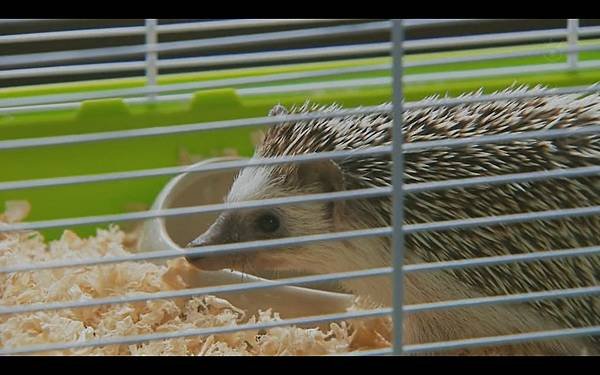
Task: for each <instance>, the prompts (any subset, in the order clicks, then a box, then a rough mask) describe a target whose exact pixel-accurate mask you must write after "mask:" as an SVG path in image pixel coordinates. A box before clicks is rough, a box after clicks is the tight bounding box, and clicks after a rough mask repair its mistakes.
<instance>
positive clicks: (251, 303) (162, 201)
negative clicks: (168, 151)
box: [138, 157, 353, 318]
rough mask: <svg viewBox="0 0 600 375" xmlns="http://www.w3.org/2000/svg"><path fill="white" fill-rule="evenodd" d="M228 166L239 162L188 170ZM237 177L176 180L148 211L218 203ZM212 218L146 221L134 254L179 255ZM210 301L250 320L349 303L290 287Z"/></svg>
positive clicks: (231, 173) (235, 278)
mask: <svg viewBox="0 0 600 375" xmlns="http://www.w3.org/2000/svg"><path fill="white" fill-rule="evenodd" d="M232 160H243V159H240V158H231V157H228V158H214V159H209V160H204V161H202V162H200V163H197V164H195V165H194V166H198V165H205V164H208V163H218V162H223V161H232ZM237 172H238V171H237V170H224V171H212V172H200V173H197V172H196V173H185V174H182V175H179V176H177V177H175V178H173V179H172V180H171V181H170V182H169V183H167V185H166V186H165V187H164V188H163V190H162V191H161V193H160V194H159V195H158V197H157V198H156V201H155V202H154V205H153V207H152V208H153V209H166V208H174V207H185V206H197V205H203V204H215V203H222V202H223V198H224V196H225V195H226V194H227V191H228V190H229V188H230V187H231V184H232V183H233V180H234V178H235V175H236V174H237ZM216 217H217V214H195V215H185V216H178V217H167V218H158V219H152V220H148V221H146V223H145V225H144V227H143V229H142V234H141V237H140V241H139V246H138V247H139V251H159V250H179V251H185V250H183V249H182V247H183V246H185V245H186V244H187V243H189V242H190V241H191V240H193V239H194V238H195V237H196V236H198V235H200V234H201V233H202V232H204V230H206V229H208V227H209V226H210V225H211V224H212V222H213V221H214V220H215V219H216ZM191 280H192V282H193V285H190V287H192V288H200V287H208V286H218V285H226V284H236V283H248V282H256V281H264V280H265V279H263V278H260V277H256V276H253V275H249V274H244V273H241V272H237V271H231V270H222V271H201V270H198V271H197V273H196V274H195V275H194V277H193V278H191ZM216 295H217V296H218V297H221V298H224V299H227V300H228V301H229V302H231V303H232V304H233V305H235V306H237V307H239V308H242V309H244V310H246V312H247V313H248V314H249V315H252V314H255V313H256V312H257V311H258V310H259V309H260V310H263V311H264V310H266V309H268V308H272V309H273V311H275V312H278V313H279V314H280V315H281V316H282V317H288V318H292V317H298V316H308V315H319V314H331V313H336V312H342V311H346V310H347V308H348V307H350V305H351V304H352V301H353V297H352V296H351V295H348V294H342V293H334V292H330V291H321V290H316V289H308V288H302V287H293V286H285V287H274V288H267V289H258V290H251V291H243V292H235V293H227V294H224V295H219V294H216Z"/></svg>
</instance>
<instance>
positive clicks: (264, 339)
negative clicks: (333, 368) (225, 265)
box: [0, 202, 390, 355]
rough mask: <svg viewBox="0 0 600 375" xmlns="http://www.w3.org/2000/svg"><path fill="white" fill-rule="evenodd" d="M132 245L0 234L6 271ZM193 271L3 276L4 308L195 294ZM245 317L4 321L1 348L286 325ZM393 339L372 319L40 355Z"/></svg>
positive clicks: (281, 350) (208, 300) (196, 306)
mask: <svg viewBox="0 0 600 375" xmlns="http://www.w3.org/2000/svg"><path fill="white" fill-rule="evenodd" d="M29 209H30V207H29V205H28V204H27V203H26V202H10V204H7V211H6V212H5V213H4V214H1V215H0V225H2V222H4V223H12V222H17V221H20V220H22V219H24V218H25V217H26V216H27V214H28V212H29ZM128 240H129V239H128V235H126V234H125V233H124V232H123V231H121V230H119V229H118V228H117V227H116V226H111V227H110V228H109V229H108V230H103V229H98V231H97V235H96V236H94V237H90V238H86V239H82V238H79V237H78V236H77V235H76V234H75V233H73V232H71V231H65V232H64V233H63V235H62V237H61V238H60V239H59V240H57V241H53V242H50V243H46V242H45V241H44V238H43V237H42V236H41V235H40V234H39V233H38V232H23V233H0V267H5V266H9V265H15V264H23V263H31V262H44V261H51V260H64V259H73V258H94V257H105V256H122V255H128V254H130V252H129V251H128V250H127V249H126V247H125V245H124V243H126V242H127V241H128ZM186 265H187V262H185V260H183V259H176V260H173V261H169V262H167V265H157V264H154V263H149V262H127V263H119V264H112V265H104V266H88V267H72V268H64V269H54V270H43V271H35V272H19V273H13V274H0V305H2V306H3V307H8V306H15V305H25V304H34V303H48V302H59V301H73V300H81V299H93V298H103V297H111V296H123V295H127V294H137V293H154V292H158V291H165V290H177V289H183V288H186V287H188V286H187V285H186V283H185V281H184V278H182V277H177V274H178V272H179V271H178V270H180V269H184V268H185V266H186ZM245 315H246V314H245V312H244V311H243V310H242V309H240V308H238V307H236V306H233V305H231V304H230V303H229V302H228V301H226V300H224V299H220V298H216V297H214V296H203V297H195V298H189V299H177V300H155V301H146V302H138V303H129V304H120V305H110V306H99V307H93V308H79V309H63V310H57V311H46V312H34V313H25V314H15V315H0V348H11V347H15V348H16V347H20V346H28V345H34V344H43V343H62V342H72V341H84V340H90V339H98V338H106V337H116V336H128V335H140V334H149V333H157V332H172V331H179V330H185V329H192V328H205V327H218V326H235V325H240V324H245V323H253V322H257V321H258V322H266V321H273V320H279V319H280V317H279V315H278V314H277V313H276V312H273V311H271V310H270V309H268V306H266V307H265V311H260V312H259V314H258V315H256V316H251V317H247V316H245ZM389 335H390V322H389V319H369V320H359V321H352V322H337V323H331V324H330V325H329V327H328V329H319V328H298V327H281V328H271V329H267V330H261V331H256V330H254V331H244V332H235V333H228V334H217V335H211V336H207V337H190V338H180V339H170V340H160V341H151V342H146V343H141V344H135V345H111V346H106V347H94V348H82V349H70V350H62V351H55V352H47V353H38V354H44V355H323V354H335V353H344V352H347V351H353V350H364V349H375V348H382V347H388V346H389V345H390V344H389Z"/></svg>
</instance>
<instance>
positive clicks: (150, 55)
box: [146, 19, 158, 100]
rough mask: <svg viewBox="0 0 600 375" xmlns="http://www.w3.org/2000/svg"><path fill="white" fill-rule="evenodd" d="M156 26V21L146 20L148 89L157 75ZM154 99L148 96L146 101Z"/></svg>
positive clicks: (153, 84)
mask: <svg viewBox="0 0 600 375" xmlns="http://www.w3.org/2000/svg"><path fill="white" fill-rule="evenodd" d="M157 25H158V21H157V20H156V19H146V86H149V87H151V86H155V85H156V76H157V75H158V53H157V52H156V44H157V43H158V35H157ZM155 97H156V95H155V94H150V95H149V96H148V99H150V100H154V98H155Z"/></svg>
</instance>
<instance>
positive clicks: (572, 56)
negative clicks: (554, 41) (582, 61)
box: [567, 19, 579, 70]
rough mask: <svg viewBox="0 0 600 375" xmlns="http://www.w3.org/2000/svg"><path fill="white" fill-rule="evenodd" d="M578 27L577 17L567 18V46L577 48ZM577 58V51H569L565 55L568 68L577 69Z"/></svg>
mask: <svg viewBox="0 0 600 375" xmlns="http://www.w3.org/2000/svg"><path fill="white" fill-rule="evenodd" d="M578 29H579V19H568V20H567V44H568V47H569V48H577V40H578V39H579V35H578ZM578 59H579V53H578V52H571V53H569V55H568V57H567V64H568V65H569V69H571V70H575V69H577V61H578Z"/></svg>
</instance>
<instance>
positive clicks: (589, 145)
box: [188, 86, 600, 355]
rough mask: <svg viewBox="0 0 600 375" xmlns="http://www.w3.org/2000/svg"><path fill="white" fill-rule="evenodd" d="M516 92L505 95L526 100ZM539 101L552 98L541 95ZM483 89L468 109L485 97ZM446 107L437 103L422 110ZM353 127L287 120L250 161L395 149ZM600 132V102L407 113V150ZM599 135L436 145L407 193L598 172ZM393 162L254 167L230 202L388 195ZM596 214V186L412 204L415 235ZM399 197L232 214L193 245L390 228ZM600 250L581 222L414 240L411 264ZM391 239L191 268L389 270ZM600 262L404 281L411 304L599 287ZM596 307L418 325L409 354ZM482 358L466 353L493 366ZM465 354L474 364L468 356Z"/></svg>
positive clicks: (458, 316) (508, 310) (408, 200)
mask: <svg viewBox="0 0 600 375" xmlns="http://www.w3.org/2000/svg"><path fill="white" fill-rule="evenodd" d="M530 90H532V89H531V88H529V87H526V86H520V87H516V86H511V87H509V88H508V89H505V90H500V91H498V92H497V93H500V94H509V93H519V94H521V93H526V92H529V91H530ZM533 90H536V91H539V90H547V88H545V87H539V86H538V87H535V88H533ZM482 93H483V92H482V90H479V91H477V92H472V93H467V94H463V95H461V97H476V96H480V95H482ZM436 99H439V96H432V97H428V98H426V99H424V101H425V102H428V101H433V100H436ZM341 108H342V107H341V106H339V105H335V104H334V105H329V106H319V105H317V104H312V103H310V102H306V103H304V104H303V105H301V106H297V107H292V108H291V109H290V110H288V109H286V108H285V107H283V106H281V105H276V106H275V107H274V108H273V109H272V110H271V112H270V115H272V116H281V115H286V114H298V113H309V112H313V111H325V112H327V111H336V110H339V109H341ZM381 112H382V113H373V114H366V115H348V116H345V117H338V118H324V119H315V120H309V121H293V122H284V123H281V124H278V125H275V126H272V127H270V128H269V129H268V130H267V131H266V132H265V133H264V136H263V139H262V142H261V143H260V144H259V145H258V146H257V148H256V151H255V154H254V157H255V158H267V157H277V156H284V155H299V154H305V153H314V152H323V151H337V150H355V149H363V148H368V147H374V146H384V145H390V144H391V129H392V116H391V114H388V113H385V111H381ZM597 124H600V101H599V100H598V95H596V94H588V95H558V94H557V95H548V96H536V97H532V98H529V99H525V100H523V99H506V100H492V101H485V102H477V103H471V104H461V105H457V106H451V107H444V106H442V107H440V106H431V107H424V108H419V109H415V110H407V111H406V112H405V114H404V120H403V137H404V142H406V143H412V142H421V141H433V140H441V139H448V138H465V137H476V136H483V135H494V134H504V133H519V132H527V131H537V130H546V129H565V128H570V127H584V126H591V125H597ZM599 160H600V135H598V134H594V135H581V136H569V137H566V138H560V139H552V140H548V139H527V140H520V141H513V142H509V143H502V144H500V143H498V144H475V145H468V146H464V147H460V148H448V147H438V148H434V149H427V150H421V151H416V152H408V153H406V154H405V166H404V183H406V184H411V183H421V182H432V181H443V180H450V179H461V178H468V177H476V176H496V175H503V174H509V173H522V172H533V171H541V170H552V169H557V168H576V167H585V166H593V165H598V161H599ZM391 165H392V158H391V155H389V154H387V155H377V156H368V157H357V156H352V157H348V158H346V159H343V160H325V161H318V162H309V163H296V164H285V165H271V166H261V167H247V168H244V169H242V170H241V171H240V172H239V174H238V175H237V177H236V179H235V181H234V183H233V185H232V187H231V189H230V191H229V193H228V195H227V197H226V201H227V202H239V201H246V200H258V199H267V198H277V197H284V196H294V195H303V194H315V193H325V192H334V191H344V190H355V189H365V188H372V187H385V186H390V185H391V181H392V180H391V177H392V170H391ZM599 204H600V176H597V175H592V176H586V177H578V178H559V179H552V180H543V181H530V182H518V183H505V184H501V185H478V186H470V187H464V188H452V189H447V190H438V191H427V192H419V193H412V194H406V196H405V200H404V210H405V218H404V220H405V221H404V223H405V224H418V223H427V222H435V221H446V220H458V219H468V218H477V217H484V216H491V215H507V214H515V213H523V212H532V211H544V210H555V209H568V208H576V207H586V206H594V205H599ZM390 224H391V197H389V196H388V197H377V198H360V199H353V200H350V199H349V200H345V201H335V202H317V203H303V204H293V205H284V206H280V207H274V208H258V209H252V210H241V211H228V212H224V213H222V214H221V215H220V216H219V217H218V218H217V219H216V221H215V222H214V224H213V225H211V226H210V228H209V229H208V230H206V231H205V232H204V233H202V234H201V235H200V236H199V237H197V238H196V239H195V240H194V241H192V242H191V243H190V245H188V246H205V245H215V244H226V243H232V242H245V241H254V240H264V239H274V238H283V237H291V236H301V235H310V234H318V233H330V232H338V231H348V230H356V229H366V228H375V227H386V226H389V225H390ZM599 244H600V217H598V216H588V217H573V218H564V219H559V220H556V219H554V220H537V221H531V222H524V223H516V224H507V225H496V226H487V227H478V228H471V229H453V230H445V231H438V232H435V231H434V232H424V233H411V234H409V235H406V237H405V264H415V263H422V262H437V261H448V260H459V259H468V258H479V257H487V256H498V255H509V254H523V253H530V252H536V251H549V250H560V249H569V248H578V247H586V246H596V245H599ZM391 257H392V254H391V239H390V238H387V237H383V238H360V239H352V240H340V241H335V242H333V241H330V242H323V243H319V244H307V245H293V246H289V247H283V248H280V249H270V250H268V251H267V250H263V251H256V252H244V253H242V254H235V255H220V256H219V255H213V256H203V257H202V256H201V257H188V260H189V261H190V262H191V263H192V264H193V265H195V266H197V267H198V268H200V269H203V270H216V269H224V268H229V269H238V270H247V271H248V270H280V271H290V270H294V271H299V270H302V271H303V272H304V273H306V274H325V273H331V272H343V271H352V270H361V269H367V268H376V267H385V266H390V265H391ZM599 261H600V259H599V257H598V256H588V257H577V258H573V257H571V258H562V259H557V260H552V261H550V260H544V261H536V262H531V263H511V264H505V265H497V266H487V267H473V268H464V269H459V270H444V271H437V272H416V273H409V274H406V275H405V285H404V288H405V293H404V294H405V296H404V298H405V300H404V303H405V304H419V303H428V302H435V301H445V300H452V299H462V298H475V297H485V296H498V295H506V294H513V293H527V292H536V291H544V290H552V289H565V288H577V287H589V286H595V285H597V280H598V279H599V277H600V262H599ZM341 285H342V287H343V288H344V289H346V290H347V291H349V292H351V293H353V294H355V295H357V296H359V297H361V298H363V300H369V301H371V303H372V304H373V305H377V306H389V305H391V303H392V285H391V277H383V276H380V277H372V278H368V279H351V280H346V281H343V282H341ZM598 299H599V298H598V297H597V296H587V297H578V298H569V299H556V300H541V301H534V302H528V303H520V304H511V305H505V304H502V305H494V306H485V307H469V308H460V309H459V308H454V309H446V310H443V311H441V310H436V311H428V312H420V313H408V314H406V318H405V328H404V337H403V340H404V342H405V343H407V344H414V343H426V342H434V341H446V340H456V339H463V338H473V337H484V336H497V335H505V334H514V333H525V332H533V331H538V330H551V329H563V328H576V327H586V326H597V325H599V324H600V308H599V307H598ZM488 350H489V349H472V350H468V351H466V352H467V353H469V354H481V353H484V354H488V353H490V352H489V351H488ZM461 353H464V351H463V352H461ZM491 353H494V354H525V355H530V354H550V355H554V354H559V355H560V354H576V355H579V354H586V353H587V354H600V338H598V337H583V338H572V339H563V340H553V341H547V342H542V341H537V342H530V343H520V344H513V345H503V346H499V347H497V348H494V349H493V351H492V352H491Z"/></svg>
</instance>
